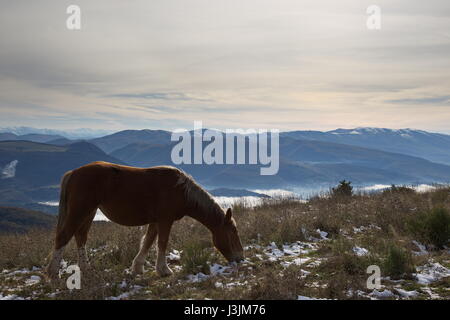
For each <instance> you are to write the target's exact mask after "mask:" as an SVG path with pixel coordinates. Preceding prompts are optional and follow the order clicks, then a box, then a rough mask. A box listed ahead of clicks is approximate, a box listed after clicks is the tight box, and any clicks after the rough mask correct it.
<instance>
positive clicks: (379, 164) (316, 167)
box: [111, 136, 450, 188]
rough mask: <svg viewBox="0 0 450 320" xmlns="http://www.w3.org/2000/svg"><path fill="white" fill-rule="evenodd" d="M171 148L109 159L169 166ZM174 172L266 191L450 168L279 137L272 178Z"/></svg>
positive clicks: (140, 149) (127, 150) (429, 176)
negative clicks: (278, 162) (278, 155)
mask: <svg viewBox="0 0 450 320" xmlns="http://www.w3.org/2000/svg"><path fill="white" fill-rule="evenodd" d="M174 144H175V142H172V143H168V144H165V145H164V144H159V145H156V144H150V143H132V144H129V145H127V146H125V147H123V148H121V149H118V150H116V151H114V152H112V153H111V155H112V156H114V157H115V158H118V159H121V160H122V161H124V162H127V163H129V164H130V165H134V166H139V167H150V166H155V165H161V164H167V165H171V164H172V161H171V151H172V148H173V145H174ZM206 145H207V143H204V146H206ZM247 150H248V148H247ZM235 154H236V150H235ZM247 157H248V156H246V158H247ZM180 167H181V168H182V169H184V170H185V171H187V172H188V173H190V174H192V175H193V176H194V178H196V179H198V180H199V181H200V182H201V183H202V184H204V185H205V186H209V187H229V188H239V187H244V188H272V187H286V186H299V185H303V186H304V185H308V184H335V183H337V182H338V181H339V180H342V179H350V180H352V181H353V182H354V183H360V184H369V183H419V182H448V181H450V166H446V165H442V164H437V163H433V162H430V161H428V160H425V159H422V158H418V157H412V156H408V155H403V154H398V153H391V152H385V151H380V150H374V149H369V148H362V147H357V146H351V145H344V144H338V143H330V142H323V141H312V140H302V139H294V138H291V137H289V136H281V137H280V170H279V172H278V174H277V175H275V176H261V175H260V174H259V167H258V166H250V165H180Z"/></svg>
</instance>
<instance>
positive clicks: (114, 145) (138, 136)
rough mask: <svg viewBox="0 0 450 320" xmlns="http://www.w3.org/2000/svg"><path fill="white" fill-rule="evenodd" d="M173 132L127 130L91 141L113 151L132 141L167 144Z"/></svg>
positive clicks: (104, 149) (103, 148) (101, 147)
mask: <svg viewBox="0 0 450 320" xmlns="http://www.w3.org/2000/svg"><path fill="white" fill-rule="evenodd" d="M170 136H171V133H170V132H169V131H164V130H125V131H120V132H116V133H114V134H111V135H108V136H104V137H101V138H96V139H92V140H90V142H91V143H93V144H95V145H96V146H97V147H99V148H100V149H102V150H103V151H105V152H106V153H111V152H113V151H116V150H118V149H120V148H123V147H125V146H127V145H129V144H132V143H145V144H148V143H150V144H154V145H157V144H167V143H169V142H170Z"/></svg>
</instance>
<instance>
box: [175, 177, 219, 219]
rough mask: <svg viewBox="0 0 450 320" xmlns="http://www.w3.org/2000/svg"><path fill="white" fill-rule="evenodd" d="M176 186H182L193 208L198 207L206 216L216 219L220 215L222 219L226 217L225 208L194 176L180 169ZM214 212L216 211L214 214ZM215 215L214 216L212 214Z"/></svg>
mask: <svg viewBox="0 0 450 320" xmlns="http://www.w3.org/2000/svg"><path fill="white" fill-rule="evenodd" d="M176 186H181V187H182V188H183V191H184V195H185V197H186V201H187V203H188V204H189V206H190V207H192V208H196V209H197V208H198V209H200V211H202V212H203V213H204V215H205V218H210V219H214V218H216V219H217V217H218V216H219V217H220V218H221V220H223V218H224V217H225V215H224V212H223V209H222V208H221V207H220V205H219V204H218V203H217V202H216V200H214V198H213V197H212V196H211V194H209V192H208V191H206V190H205V189H203V188H202V187H201V186H200V185H199V184H198V183H196V182H195V181H194V179H193V178H192V176H190V175H189V174H187V173H186V172H184V171H182V170H180V175H179V178H178V181H177V183H176ZM213 213H215V214H214V215H213ZM211 215H213V216H211Z"/></svg>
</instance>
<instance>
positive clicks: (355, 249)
mask: <svg viewBox="0 0 450 320" xmlns="http://www.w3.org/2000/svg"><path fill="white" fill-rule="evenodd" d="M353 252H354V253H355V254H356V255H357V256H359V257H362V256H367V255H368V254H369V250H367V249H365V248H361V247H353Z"/></svg>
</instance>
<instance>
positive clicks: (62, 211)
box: [56, 171, 72, 232]
mask: <svg viewBox="0 0 450 320" xmlns="http://www.w3.org/2000/svg"><path fill="white" fill-rule="evenodd" d="M71 176H72V171H68V172H66V173H65V174H64V176H63V178H62V180H61V192H60V195H59V212H58V224H57V227H56V230H57V232H59V231H60V230H61V228H62V227H63V225H64V221H65V219H66V215H67V183H68V182H69V179H70V177H71Z"/></svg>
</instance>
